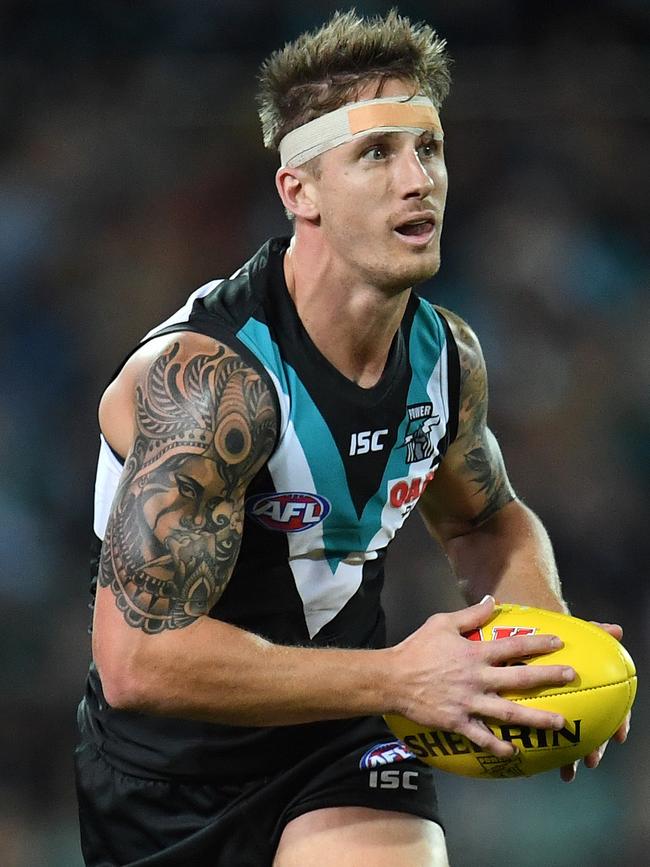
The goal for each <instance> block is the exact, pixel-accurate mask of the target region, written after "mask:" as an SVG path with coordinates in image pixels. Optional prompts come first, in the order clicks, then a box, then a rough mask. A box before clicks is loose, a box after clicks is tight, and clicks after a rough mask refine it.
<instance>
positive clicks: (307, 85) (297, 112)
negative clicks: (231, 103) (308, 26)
mask: <svg viewBox="0 0 650 867" xmlns="http://www.w3.org/2000/svg"><path fill="white" fill-rule="evenodd" d="M450 62H451V61H450V58H449V55H448V54H447V52H446V50H445V40H444V39H440V38H439V37H438V35H437V34H436V32H435V31H434V30H432V28H431V27H429V26H428V25H427V24H411V22H410V21H409V19H408V18H405V17H403V16H401V15H399V14H398V13H397V11H396V10H395V9H393V10H391V11H390V12H389V13H388V14H387V15H386V16H384V17H382V16H376V17H373V18H360V17H359V16H358V15H357V13H356V11H355V10H354V9H352V10H350V11H349V12H336V13H335V14H334V15H333V16H332V18H331V19H330V20H329V21H328V22H327V23H326V24H324V25H323V26H322V27H321V28H320V29H319V30H315V31H312V32H310V33H303V34H302V35H301V36H299V37H298V38H297V39H296V40H295V41H294V42H289V43H287V44H286V45H285V46H284V48H281V49H279V50H278V51H275V52H274V53H273V54H271V56H270V57H269V58H268V59H267V60H266V61H265V62H264V63H263V64H262V67H261V70H260V91H259V95H258V102H259V116H260V120H261V122H262V133H263V136H264V145H265V146H266V147H267V148H269V149H275V148H277V147H278V145H279V143H280V141H281V140H282V138H283V137H284V136H285V135H286V134H287V133H288V132H291V130H293V129H296V127H299V126H302V124H304V123H307V122H308V121H310V120H313V119H314V118H316V117H320V115H322V114H326V113H327V112H329V111H334V109H336V108H340V107H341V106H342V105H345V103H347V102H353V101H354V100H355V99H356V97H357V94H358V93H359V92H360V91H361V89H362V88H363V87H364V85H366V84H367V83H368V82H372V81H376V82H377V92H376V96H380V95H381V91H382V87H383V85H384V82H385V81H386V80H387V79H389V78H400V79H404V81H405V83H407V84H408V85H409V86H410V87H411V88H413V92H414V93H421V94H424V95H425V96H429V97H430V98H431V100H432V101H433V103H434V104H435V105H436V107H437V108H440V106H441V105H442V102H443V100H444V99H445V97H446V96H447V94H448V92H449V85H450V82H451V77H450V74H449V65H450Z"/></svg>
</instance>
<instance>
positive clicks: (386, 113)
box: [280, 96, 443, 168]
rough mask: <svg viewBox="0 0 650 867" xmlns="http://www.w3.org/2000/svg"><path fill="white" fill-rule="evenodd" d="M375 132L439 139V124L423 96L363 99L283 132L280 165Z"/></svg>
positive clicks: (297, 162)
mask: <svg viewBox="0 0 650 867" xmlns="http://www.w3.org/2000/svg"><path fill="white" fill-rule="evenodd" d="M376 132H409V133H413V134H414V135H422V133H423V132H432V133H433V137H434V138H435V139H437V140H438V141H442V139H443V134H442V126H441V125H440V118H439V117H438V112H437V111H436V108H435V106H434V104H433V102H432V101H431V100H430V99H429V98H428V97H427V96H413V97H410V96H387V97H382V98H380V99H364V100H362V101H361V102H352V103H350V104H349V105H344V106H342V107H341V108H337V109H336V110H335V111H330V112H329V113H328V114H324V115H322V116H321V117H317V118H316V119H315V120H310V121H309V122H308V123H305V124H303V125H302V126H299V127H298V128H297V129H294V130H292V131H291V132H289V133H287V134H286V135H285V136H284V138H283V139H282V141H281V142H280V162H281V164H282V166H283V167H291V168H296V167H297V166H301V165H302V164H303V163H306V162H308V160H311V159H313V158H314V157H317V156H319V155H320V154H322V153H325V151H329V150H332V148H336V147H338V146H339V145H342V144H346V143H347V142H350V141H354V140H355V139H358V138H362V137H363V136H367V135H371V134H372V133H376Z"/></svg>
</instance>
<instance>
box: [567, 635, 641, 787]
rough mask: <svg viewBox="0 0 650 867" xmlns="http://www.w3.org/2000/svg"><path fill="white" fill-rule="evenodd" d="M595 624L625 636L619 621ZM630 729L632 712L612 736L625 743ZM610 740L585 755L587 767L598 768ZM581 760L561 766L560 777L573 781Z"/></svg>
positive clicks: (618, 639) (619, 638)
mask: <svg viewBox="0 0 650 867" xmlns="http://www.w3.org/2000/svg"><path fill="white" fill-rule="evenodd" d="M591 622H592V623H593V624H594V626H600V628H601V629H604V630H605V632H608V633H609V634H610V635H612V636H613V637H614V638H615V639H616V640H617V641H620V640H621V638H623V628H622V627H621V626H619V625H618V623H597V622H596V621H595V620H592V621H591ZM629 731H630V714H629V713H628V715H627V716H626V717H625V719H624V720H623V722H622V723H621V726H620V728H618V729H617V730H616V731H615V732H614V734H613V735H612V737H613V738H614V740H615V741H616V743H618V744H624V743H625V741H626V740H627V736H628V733H629ZM608 743H609V741H605V743H604V744H601V746H599V747H598V749H596V750H594V751H593V752H592V753H589V755H588V756H585V758H584V763H585V767H586V768H597V767H598V765H599V764H600V760H601V759H602V757H603V756H604V755H605V750H606V749H607V744H608ZM579 764H580V762H572V763H571V764H570V765H564V767H562V768H560V777H561V779H562V780H563V781H564V782H565V783H572V782H573V781H574V780H575V778H576V774H577V773H578V765H579Z"/></svg>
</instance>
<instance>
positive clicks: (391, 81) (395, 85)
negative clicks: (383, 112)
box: [355, 78, 425, 102]
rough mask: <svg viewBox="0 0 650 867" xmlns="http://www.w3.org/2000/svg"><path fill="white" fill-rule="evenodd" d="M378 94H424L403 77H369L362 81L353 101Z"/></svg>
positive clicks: (413, 83) (373, 97)
mask: <svg viewBox="0 0 650 867" xmlns="http://www.w3.org/2000/svg"><path fill="white" fill-rule="evenodd" d="M380 96H425V94H420V93H418V87H417V85H416V84H415V82H413V81H408V80H406V79H404V78H385V79H384V80H383V81H382V80H381V79H379V78H372V79H369V80H368V81H366V82H365V83H364V85H363V86H362V88H361V90H359V91H358V94H357V96H356V98H355V102H360V101H361V100H363V99H376V98H378V97H380Z"/></svg>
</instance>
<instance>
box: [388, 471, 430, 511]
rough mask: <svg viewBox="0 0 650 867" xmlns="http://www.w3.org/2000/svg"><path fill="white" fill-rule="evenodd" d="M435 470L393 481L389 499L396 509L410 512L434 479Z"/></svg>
mask: <svg viewBox="0 0 650 867" xmlns="http://www.w3.org/2000/svg"><path fill="white" fill-rule="evenodd" d="M434 475H435V470H429V472H428V473H425V474H424V475H422V476H410V477H409V478H406V479H398V480H397V481H396V482H392V483H391V485H390V488H389V490H388V501H389V502H390V504H391V506H392V507H393V508H394V509H402V510H403V511H404V513H405V514H408V513H409V512H410V511H411V510H412V509H413V508H414V507H415V504H416V503H417V501H418V500H419V499H420V497H421V496H422V493H423V492H424V489H425V488H426V486H427V485H428V484H429V482H430V481H431V480H432V479H433V477H434Z"/></svg>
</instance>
